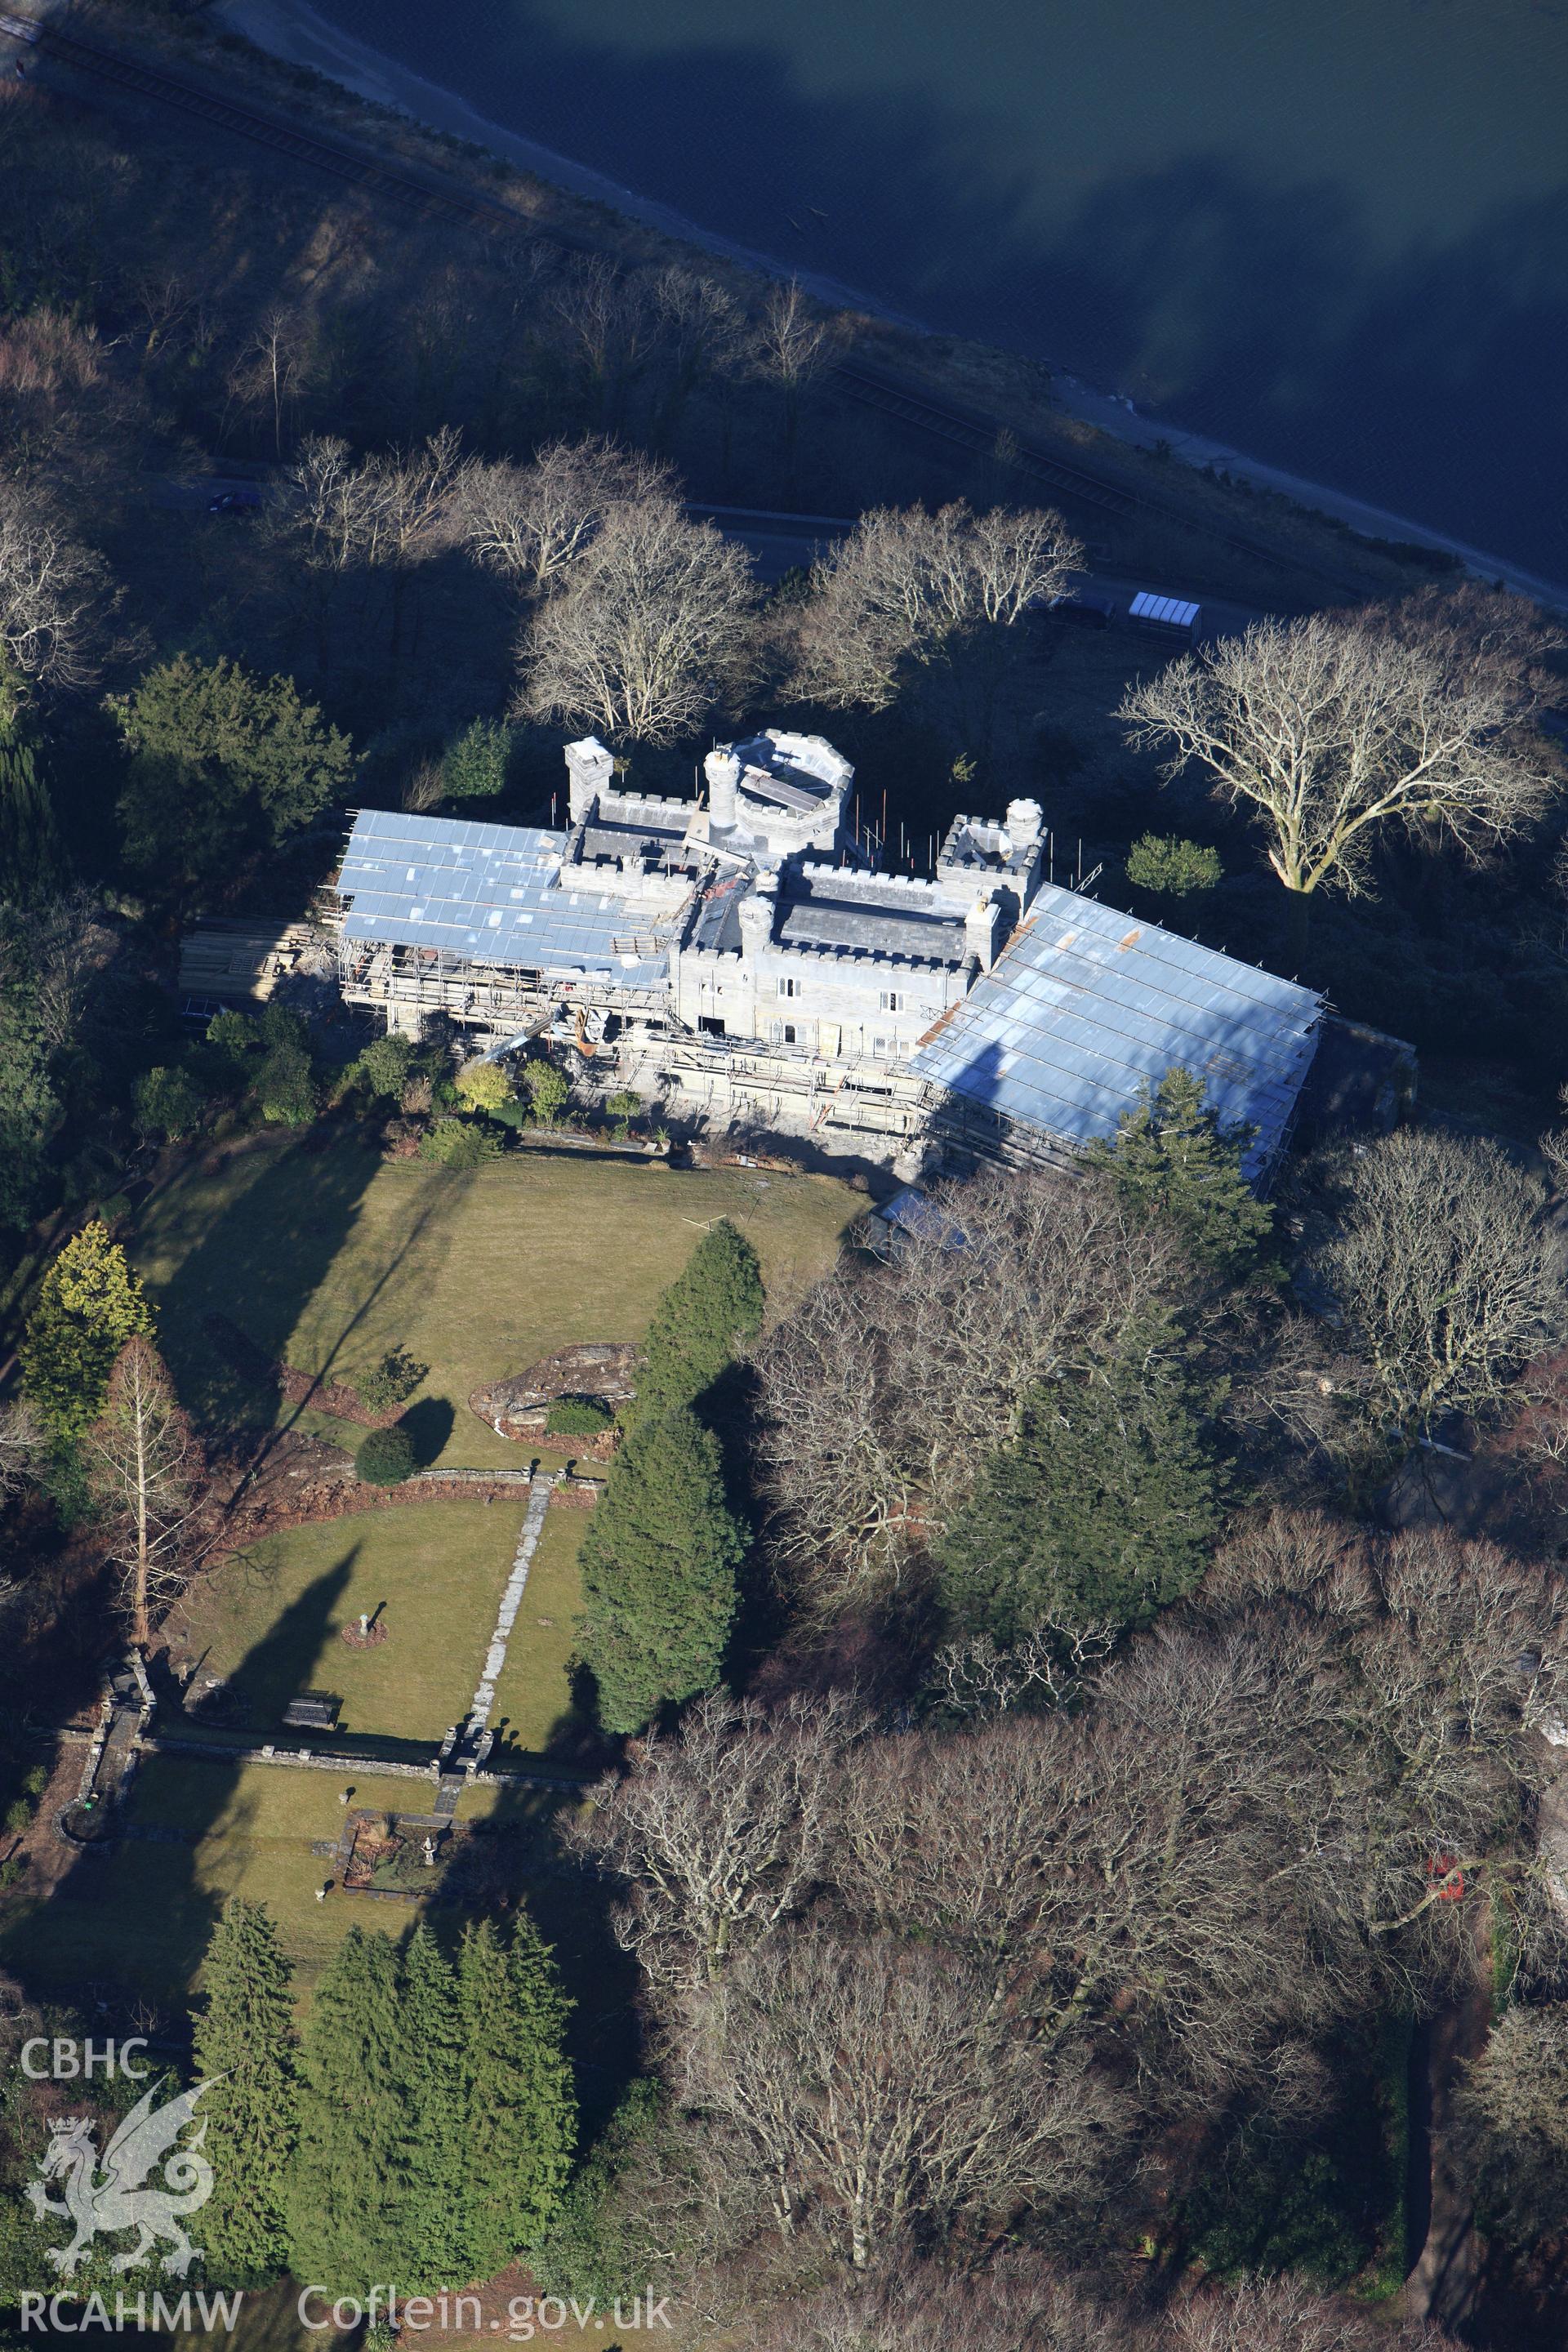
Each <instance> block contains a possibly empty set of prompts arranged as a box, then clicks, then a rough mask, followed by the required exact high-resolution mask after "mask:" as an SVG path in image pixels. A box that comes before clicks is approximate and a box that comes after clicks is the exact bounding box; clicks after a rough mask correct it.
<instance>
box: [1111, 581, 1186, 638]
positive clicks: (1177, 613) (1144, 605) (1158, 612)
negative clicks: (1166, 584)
mask: <svg viewBox="0 0 1568 2352" xmlns="http://www.w3.org/2000/svg"><path fill="white" fill-rule="evenodd" d="M1198 611H1199V608H1198V606H1197V605H1196V604H1188V603H1187V601H1186V599H1185V598H1184V597H1182V596H1155V595H1152V593H1150V591H1149V590H1148V589H1147V588H1142V589H1140V591H1139V593H1137V595H1136V596H1134V597H1133V599H1132V602H1131V604H1129V606H1128V607H1127V615H1128V618H1129V619H1130V620H1133V621H1159V622H1160V623H1162V625H1163V626H1164V627H1165V628H1167V629H1190V628H1191V627H1192V626H1193V625H1194V622H1195V621H1196V619H1197V617H1198Z"/></svg>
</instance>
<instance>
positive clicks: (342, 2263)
mask: <svg viewBox="0 0 1568 2352" xmlns="http://www.w3.org/2000/svg"><path fill="white" fill-rule="evenodd" d="M397 1979H398V1968H397V1954H396V1951H395V1948H394V1947H393V1944H392V1942H391V1939H390V1938H389V1937H385V1936H383V1935H380V1934H376V1933H371V1934H369V1935H367V1934H366V1933H365V1932H364V1931H363V1929H362V1928H359V1927H351V1928H350V1929H349V1931H348V1934H347V1935H346V1936H345V1937H344V1938H343V1940H342V1943H341V1944H340V1945H339V1947H338V1949H337V1951H336V1953H335V1954H334V1956H333V1958H332V1959H331V1963H330V1964H329V1966H328V1968H327V1970H326V1973H325V1975H324V1976H323V1977H322V1979H321V1985H320V1987H319V1988H318V1990H317V1993H316V2000H315V2005H314V2007H313V2008H312V2010H311V2011H310V2018H309V2021H308V2022H307V2024H306V2027H305V2032H304V2035H303V2038H302V2040H301V2042H300V2076H301V2089H300V2139H299V2147H298V2151H297V2153H296V2155H295V2158H294V2163H293V2168H292V2170H291V2172H290V2176H289V2268H290V2269H291V2270H292V2271H293V2273H294V2275H295V2277H296V2278H300V2279H310V2280H314V2281H318V2282H319V2283H320V2284H321V2285H322V2286H324V2287H327V2288H329V2289H330V2290H331V2292H332V2293H333V2294H361V2293H363V2290H364V2288H365V2287H366V2286H368V2285H369V2284H372V2283H374V2282H375V2281H378V2280H400V2279H401V2278H402V2277H403V2276H404V2275H405V2273H404V2272H403V2270H402V2268H401V2262H402V2253H403V2249H402V2244H401V2240H400V2237H399V2232H398V2218H399V2214H400V2212H401V2210H402V2209H403V2206H404V2203H405V2195H406V2189H407V2179H408V2119H407V2118H408V2110H407V2086H406V2083H405V2064H404V2058H403V2052H402V2048H401V2032H402V2025H401V2020H400V2017H399V2013H398V2011H399V2003H398V1981H397Z"/></svg>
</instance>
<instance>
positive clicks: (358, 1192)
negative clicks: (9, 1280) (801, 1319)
mask: <svg viewBox="0 0 1568 2352" xmlns="http://www.w3.org/2000/svg"><path fill="white" fill-rule="evenodd" d="M204 1171H205V1172H204ZM863 1205H864V1203H863V1202H862V1201H861V1200H860V1199H859V1198H858V1196H857V1195H856V1194H855V1193H854V1192H851V1191H850V1190H849V1188H848V1186H847V1184H844V1183H841V1182H840V1181H837V1179H836V1178H832V1177H826V1176H798V1177H783V1176H761V1175H759V1174H757V1173H756V1172H755V1171H751V1170H746V1169H732V1170H715V1171H698V1170H691V1171H686V1170H677V1169H671V1168H669V1167H668V1166H666V1165H664V1164H662V1163H659V1162H646V1161H634V1160H595V1159H592V1158H589V1157H586V1156H582V1157H579V1156H576V1155H570V1154H563V1155H561V1156H558V1157H551V1156H548V1155H546V1154H544V1153H537V1154H535V1153H529V1154H520V1155H518V1156H517V1157H515V1158H511V1159H508V1160H503V1161H501V1162H500V1163H499V1164H498V1165H496V1166H494V1167H491V1168H486V1169H481V1170H479V1171H476V1172H474V1173H472V1174H469V1175H453V1174H449V1173H448V1172H447V1171H444V1170H440V1169H432V1168H427V1167H425V1166H424V1165H422V1164H421V1163H419V1162H416V1161H406V1160H403V1161H396V1162H393V1163H390V1164H389V1163H386V1162H384V1161H383V1160H380V1158H379V1157H378V1156H377V1154H376V1153H375V1152H374V1151H373V1150H368V1149H366V1148H365V1147H364V1146H363V1144H362V1143H361V1142H360V1141H358V1140H357V1139H353V1138H351V1139H345V1140H343V1141H341V1142H336V1143H334V1144H333V1145H332V1146H331V1149H330V1150H310V1149H307V1148H306V1144H305V1143H304V1142H302V1141H300V1140H296V1139H287V1138H280V1137H272V1136H261V1137H258V1138H254V1139H249V1140H248V1141H247V1144H246V1146H245V1148H244V1149H242V1150H238V1151H237V1152H235V1153H234V1154H232V1156H230V1157H228V1158H226V1159H225V1160H222V1162H221V1164H219V1163H217V1162H216V1160H206V1161H202V1162H198V1163H196V1164H195V1165H194V1166H193V1167H192V1168H191V1169H190V1170H188V1171H185V1172H184V1174H182V1175H181V1176H179V1177H178V1178H177V1179H175V1181H174V1182H173V1183H171V1184H170V1185H169V1186H168V1187H167V1189H166V1190H165V1191H163V1192H161V1193H159V1194H157V1195H156V1196H155V1197H154V1198H153V1200H152V1201H151V1202H149V1203H148V1205H147V1207H146V1208H145V1209H144V1210H143V1212H142V1216H141V1218H140V1220H139V1223H138V1228H137V1232H136V1235H135V1238H134V1241H133V1243H132V1256H133V1258H134V1260H135V1262H136V1265H137V1266H138V1268H139V1270H140V1271H141V1273H142V1275H143V1276H144V1277H145V1279H146V1282H147V1285H148V1289H149V1292H150V1294H151V1296H152V1297H153V1300H154V1302H155V1304H156V1306H157V1308H158V1312H159V1317H160V1322H161V1328H162V1337H163V1348H164V1351H165V1353H166V1354H167V1356H168V1358H169V1360H170V1363H171V1366H172V1368H173V1370H174V1376H175V1379H176V1381H177V1383H178V1385H179V1387H180V1391H181V1393H182V1395H183V1396H184V1398H185V1400H186V1401H187V1402H189V1403H190V1404H191V1405H192V1406H193V1407H194V1408H195V1410H196V1411H197V1412H200V1413H202V1414H203V1415H205V1417H207V1418H209V1419H211V1420H213V1421H216V1422H224V1421H232V1420H234V1419H236V1418H254V1417H255V1416H256V1414H257V1413H258V1411H259V1412H265V1413H268V1414H269V1415H280V1416H281V1417H283V1418H285V1419H287V1418H290V1417H291V1409H290V1408H288V1407H282V1406H280V1405H279V1400H278V1399H277V1397H276V1396H275V1395H268V1393H267V1392H266V1391H258V1390H257V1388H256V1387H255V1385H254V1383H253V1382H251V1381H247V1378H246V1377H245V1375H244V1373H243V1372H242V1371H241V1370H239V1369H238V1368H237V1367H236V1366H235V1364H234V1363H233V1361H232V1360H228V1359H226V1355H225V1351H224V1349H222V1347H221V1345H219V1344H218V1343H216V1341H215V1339H214V1337H213V1335H212V1333H211V1332H210V1330H209V1329H208V1328H207V1324H206V1318H208V1317H209V1316H211V1315H215V1314H216V1315H219V1316H223V1317H226V1318H228V1319H229V1320H230V1321H231V1322H233V1323H236V1324H237V1325H238V1326H239V1328H241V1329H242V1330H243V1331H244V1332H245V1334H246V1335H247V1338H248V1339H250V1340H251V1341H252V1342H253V1343H254V1344H255V1345H256V1346H257V1347H258V1348H260V1349H262V1350H263V1351H264V1352H265V1353H266V1354H267V1355H268V1356H271V1357H280V1358H283V1359H284V1360H287V1361H288V1362H289V1363H291V1364H294V1365H296V1366H298V1367H299V1368H300V1370H308V1371H318V1372H325V1373H330V1374H331V1376H332V1377H334V1378H337V1379H342V1380H345V1381H351V1382H352V1381H354V1380H356V1379H357V1378H359V1377H361V1376H363V1374H364V1373H365V1372H366V1371H368V1370H371V1368H372V1367H373V1366H374V1364H375V1363H376V1362H377V1361H378V1360H379V1359H380V1357H381V1356H382V1355H383V1353H384V1351H385V1350H386V1349H388V1348H390V1347H392V1346H394V1345H396V1344H401V1345H404V1346H405V1347H407V1348H409V1349H412V1351H413V1353H414V1354H415V1356H416V1358H418V1360H420V1361H421V1362H423V1363H427V1364H428V1365H429V1367H430V1370H429V1374H428V1377H427V1378H426V1381H425V1383H424V1385H423V1387H422V1388H421V1390H420V1391H418V1394H417V1396H416V1399H415V1400H414V1412H415V1428H416V1438H417V1440H418V1442H419V1444H420V1447H421V1451H422V1452H423V1454H424V1455H425V1458H426V1460H428V1461H431V1462H436V1461H441V1462H450V1463H465V1464H468V1465H474V1466H484V1465H489V1464H493V1463H500V1462H511V1463H515V1462H516V1461H517V1460H518V1458H519V1454H518V1448H517V1447H515V1446H514V1445H512V1444H510V1443H509V1442H508V1441H507V1440H506V1439H504V1438H498V1437H497V1436H496V1435H495V1433H494V1432H493V1431H492V1430H490V1429H489V1427H488V1426H487V1425H486V1424H485V1423H482V1422H480V1421H479V1420H477V1419H476V1418H475V1416H474V1415H473V1414H472V1413H470V1412H468V1397H469V1395H470V1393H471V1392H472V1391H474V1390H475V1389H477V1388H479V1386H480V1385H481V1384H483V1383H484V1382H486V1381H494V1380H497V1379H500V1378H501V1377H502V1376H504V1375H505V1374H508V1373H511V1372H518V1371H521V1370H523V1369H524V1367H525V1366H527V1365H528V1364H530V1363H532V1362H533V1361H535V1360H537V1359H538V1358H539V1357H540V1356H542V1355H546V1354H548V1353H549V1352H550V1351H551V1350H552V1349H555V1348H560V1347H564V1346H565V1345H567V1344H568V1343H569V1342H571V1341H573V1340H581V1339H632V1340H635V1339H640V1338H641V1337H642V1335H643V1333H644V1331H645V1330H646V1328H647V1319H648V1316H649V1313H650V1311H651V1309H652V1307H653V1304H654V1301H655V1299H656V1298H657V1297H658V1294H659V1292H660V1291H661V1290H662V1289H663V1288H664V1287H665V1286H666V1285H667V1284H668V1282H670V1281H671V1280H672V1279H673V1277H674V1276H676V1275H677V1274H678V1273H679V1270H680V1268H681V1266H682V1265H684V1263H685V1261H686V1259H687V1257H688V1256H689V1254H690V1252H691V1249H692V1247H693V1246H694V1244H695V1243H696V1241H697V1239H698V1236H699V1234H700V1232H701V1231H702V1229H703V1228H704V1227H705V1226H706V1225H707V1224H708V1223H710V1221H711V1220H712V1219H714V1218H716V1217H721V1216H727V1217H731V1218H732V1219H733V1220H734V1222H735V1223H737V1224H738V1225H740V1226H741V1227H742V1231H744V1232H745V1233H746V1234H748V1235H749V1236H750V1238H751V1240H752V1242H753V1243H754V1244H755V1246H756V1249H757V1252H758V1255H760V1257H761V1259H762V1262H763V1277H764V1280H765V1281H766V1283H767V1285H768V1288H769V1293H770V1296H771V1297H773V1299H774V1301H775V1302H782V1301H784V1300H785V1299H787V1298H789V1297H793V1296H794V1295H795V1294H796V1293H798V1291H799V1290H801V1289H802V1288H804V1287H805V1285H806V1284H807V1283H809V1282H810V1281H811V1280H813V1279H814V1278H815V1276H816V1275H818V1274H819V1273H820V1272H822V1271H823V1269H824V1268H825V1267H826V1265H829V1264H830V1263H831V1261H832V1259H833V1257H834V1255H835V1254H836V1252H837V1247H838V1244H839V1239H840V1236H841V1234H843V1232H844V1229H845V1227H846V1226H847V1224H848V1223H850V1222H851V1220H852V1219H853V1218H854V1217H855V1216H856V1215H857V1214H858V1213H859V1211H860V1210H861V1209H862V1207H863ZM316 1425H319V1426H321V1427H322V1429H323V1431H324V1430H325V1429H327V1428H329V1427H331V1428H333V1429H334V1432H335V1433H336V1434H338V1435H339V1436H341V1437H342V1438H343V1439H344V1441H345V1442H348V1443H353V1442H354V1440H355V1438H356V1437H357V1433H356V1432H354V1431H353V1430H349V1429H345V1428H344V1427H343V1426H342V1424H328V1423H321V1424H316Z"/></svg>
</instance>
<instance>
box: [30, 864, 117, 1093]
mask: <svg viewBox="0 0 1568 2352" xmlns="http://www.w3.org/2000/svg"><path fill="white" fill-rule="evenodd" d="M12 922H13V925H14V927H15V929H16V932H17V934H18V935H19V936H20V939H21V940H22V942H23V944H24V946H25V948H26V956H27V961H28V965H29V967H30V970H31V975H32V982H33V1009H34V1011H35V1012H36V1013H37V1016H38V1019H39V1022H40V1023H41V1024H42V1027H43V1033H44V1039H45V1043H46V1044H47V1045H48V1047H49V1048H50V1050H51V1052H54V1053H59V1052H62V1051H64V1050H65V1049H66V1048H67V1047H68V1046H70V1045H75V1044H76V1043H77V1040H78V1038H79V1035H80V1033H81V1024H82V1017H83V1014H84V1013H85V1012H86V1010H87V1004H88V1000H89V996H90V994H91V992H92V985H93V982H94V981H95V980H96V979H97V978H98V976H99V974H100V972H101V971H103V970H104V969H105V967H106V966H107V965H108V963H109V962H110V959H111V957H112V956H113V953H114V948H115V937H114V933H113V932H112V931H111V930H110V927H109V925H108V924H107V923H106V922H105V921H104V920H103V918H102V916H101V914H100V910H99V907H98V902H97V900H96V899H95V898H94V897H93V895H92V893H91V891H90V890H84V889H81V888H77V889H74V890H68V891H66V892H65V893H64V894H63V895H62V896H61V897H59V898H50V899H48V900H47V902H46V903H45V904H44V905H43V906H41V907H35V908H18V909H17V910H16V912H15V913H14V914H13V917H12Z"/></svg>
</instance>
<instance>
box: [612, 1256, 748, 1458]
mask: <svg viewBox="0 0 1568 2352" xmlns="http://www.w3.org/2000/svg"><path fill="white" fill-rule="evenodd" d="M762 1321H763V1276H762V1269H761V1267H760V1266H759V1265H758V1263H757V1253H756V1251H755V1250H754V1249H753V1248H752V1244H751V1243H750V1242H749V1241H748V1240H747V1239H746V1237H745V1235H744V1234H742V1233H740V1232H738V1231H737V1230H736V1228H735V1227H734V1226H733V1225H732V1224H731V1223H730V1220H729V1218H728V1217H721V1218H720V1220H719V1222H718V1223H717V1224H716V1225H713V1226H711V1227H710V1229H709V1231H708V1232H707V1233H705V1234H703V1236H702V1239H701V1240H700V1242H699V1243H698V1244H697V1247H696V1248H695V1249H694V1250H693V1251H692V1253H691V1255H690V1257H689V1260H688V1261H687V1264H686V1266H685V1268H684V1270H683V1271H682V1272H681V1273H680V1274H679V1275H678V1276H677V1277H676V1279H675V1280H674V1281H673V1282H672V1283H671V1284H670V1286H669V1288H668V1290H667V1291H666V1292H665V1293H664V1295H663V1297H661V1298H660V1299H659V1301H658V1306H657V1307H655V1308H654V1310H653V1320H652V1321H651V1323H650V1324H649V1326H648V1334H647V1363H646V1365H645V1366H644V1368H643V1371H642V1376H641V1378H640V1380H639V1381H638V1383H637V1407H636V1418H637V1420H638V1421H639V1422H641V1421H645V1420H651V1419H652V1418H653V1416H654V1415H655V1414H656V1413H660V1412H669V1411H670V1410H671V1409H672V1408H674V1407H676V1406H679V1405H690V1404H695V1403H696V1402H697V1401H698V1399H699V1398H700V1396H702V1395H703V1393H704V1392H705V1391H707V1390H708V1389H710V1388H711V1387H712V1385H713V1382H714V1381H716V1380H717V1379H718V1377H719V1375H720V1373H721V1371H722V1370H724V1367H725V1365H726V1364H727V1363H728V1362H729V1361H730V1359H731V1356H732V1355H733V1354H734V1352H735V1349H736V1345H737V1343H738V1342H739V1341H740V1340H742V1339H750V1338H751V1336H752V1333H753V1332H755V1331H758V1330H760V1329H761V1328H762Z"/></svg>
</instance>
